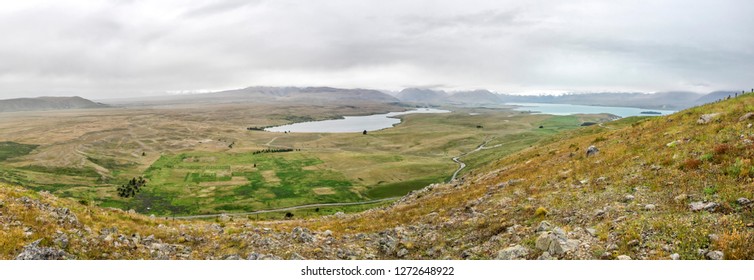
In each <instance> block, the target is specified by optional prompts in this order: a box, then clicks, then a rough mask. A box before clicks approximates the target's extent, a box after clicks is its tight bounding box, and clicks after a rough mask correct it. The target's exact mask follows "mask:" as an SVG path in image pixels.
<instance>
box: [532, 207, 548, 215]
mask: <svg viewBox="0 0 754 280" xmlns="http://www.w3.org/2000/svg"><path fill="white" fill-rule="evenodd" d="M547 213H549V211H547V208H544V207H542V206H539V208H537V210H535V211H534V216H536V217H544V216H547Z"/></svg>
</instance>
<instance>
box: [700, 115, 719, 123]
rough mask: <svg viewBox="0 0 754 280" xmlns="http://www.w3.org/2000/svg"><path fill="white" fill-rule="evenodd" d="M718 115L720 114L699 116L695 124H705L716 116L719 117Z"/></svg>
mask: <svg viewBox="0 0 754 280" xmlns="http://www.w3.org/2000/svg"><path fill="white" fill-rule="evenodd" d="M719 115H720V113H712V114H704V115H701V116H699V119H698V120H696V123H698V124H707V123H709V122H710V121H712V120H713V119H715V118H717V116H719Z"/></svg>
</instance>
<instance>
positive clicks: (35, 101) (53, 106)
mask: <svg viewBox="0 0 754 280" xmlns="http://www.w3.org/2000/svg"><path fill="white" fill-rule="evenodd" d="M107 107H109V106H107V105H105V104H102V103H97V102H94V101H91V100H88V99H84V98H81V97H78V96H73V97H37V98H15V99H5V100H0V113H2V112H20V111H43V110H68V109H92V108H107Z"/></svg>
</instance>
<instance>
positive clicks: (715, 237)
mask: <svg viewBox="0 0 754 280" xmlns="http://www.w3.org/2000/svg"><path fill="white" fill-rule="evenodd" d="M707 238H709V240H710V241H712V242H715V241H717V240H719V239H720V236H718V235H717V234H714V233H710V234H709V235H707Z"/></svg>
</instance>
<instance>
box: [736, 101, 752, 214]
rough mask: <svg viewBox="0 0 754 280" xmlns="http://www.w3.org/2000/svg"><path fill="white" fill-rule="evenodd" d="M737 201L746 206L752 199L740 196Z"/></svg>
mask: <svg viewBox="0 0 754 280" xmlns="http://www.w3.org/2000/svg"><path fill="white" fill-rule="evenodd" d="M750 114H751V113H750ZM736 203H738V205H741V206H744V205H747V204H749V203H751V201H750V200H749V199H748V198H745V197H739V198H738V199H736Z"/></svg>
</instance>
